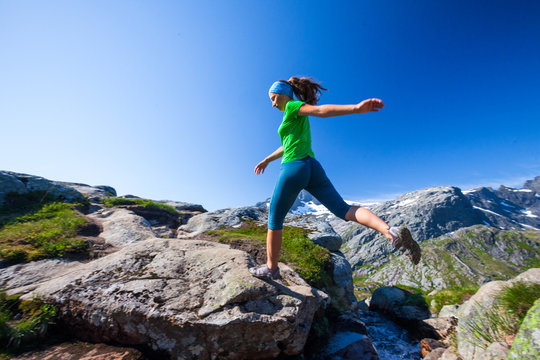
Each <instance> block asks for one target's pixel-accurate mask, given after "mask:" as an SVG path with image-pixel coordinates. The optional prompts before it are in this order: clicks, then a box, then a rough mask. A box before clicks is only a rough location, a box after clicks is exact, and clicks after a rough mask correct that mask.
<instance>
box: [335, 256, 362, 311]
mask: <svg viewBox="0 0 540 360" xmlns="http://www.w3.org/2000/svg"><path fill="white" fill-rule="evenodd" d="M331 256H332V262H333V263H334V271H333V274H332V275H333V279H334V283H335V285H336V286H335V287H334V288H333V289H329V290H330V293H331V295H332V296H331V302H332V304H334V305H335V307H336V308H337V309H340V310H342V311H343V310H349V309H350V310H353V311H356V310H357V309H358V302H357V300H356V296H355V295H354V288H353V280H352V271H351V265H350V264H349V262H348V261H347V259H345V256H343V254H342V253H339V252H335V253H331Z"/></svg>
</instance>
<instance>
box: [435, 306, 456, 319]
mask: <svg viewBox="0 0 540 360" xmlns="http://www.w3.org/2000/svg"><path fill="white" fill-rule="evenodd" d="M458 309H459V305H444V306H443V307H442V308H441V311H439V315H438V316H439V317H442V318H443V317H450V316H453V317H456V314H457V312H458Z"/></svg>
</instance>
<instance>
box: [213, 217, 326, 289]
mask: <svg viewBox="0 0 540 360" xmlns="http://www.w3.org/2000/svg"><path fill="white" fill-rule="evenodd" d="M266 233H267V229H266V227H264V226H260V225H257V224H255V223H254V222H252V221H246V222H244V224H243V226H242V227H239V228H232V229H231V228H220V229H217V230H210V231H207V232H206V234H208V235H211V236H214V237H216V238H217V241H219V242H222V243H231V242H233V241H245V242H250V243H251V244H252V245H255V246H266V245H265V244H266ZM308 233H309V231H308V230H305V229H302V228H297V227H292V226H285V227H284V228H283V241H282V244H281V254H280V261H282V262H284V263H286V264H288V265H289V266H291V267H292V268H293V269H295V270H296V271H297V272H298V274H300V276H301V277H302V278H303V279H304V280H306V281H307V282H308V283H309V284H310V285H312V286H315V287H317V288H325V287H328V286H329V285H330V284H331V282H332V281H331V276H330V274H329V271H330V268H331V257H330V251H328V250H327V249H325V248H323V247H321V246H319V245H316V244H314V243H313V242H312V241H310V240H309V238H308V236H307V234H308Z"/></svg>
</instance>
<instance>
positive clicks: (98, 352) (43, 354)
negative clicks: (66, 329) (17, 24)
mask: <svg viewBox="0 0 540 360" xmlns="http://www.w3.org/2000/svg"><path fill="white" fill-rule="evenodd" d="M12 359H13V360H144V359H146V358H145V357H144V356H143V354H142V353H141V352H140V351H139V350H136V349H130V348H125V347H118V346H110V345H105V344H90V343H85V342H76V343H63V344H59V345H55V346H53V347H51V348H49V349H46V350H40V351H29V352H26V353H24V354H22V355H19V356H17V357H15V358H12Z"/></svg>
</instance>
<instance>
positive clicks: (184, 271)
mask: <svg viewBox="0 0 540 360" xmlns="http://www.w3.org/2000/svg"><path fill="white" fill-rule="evenodd" d="M249 265H250V259H249V257H248V256H247V254H246V253H244V252H242V251H238V250H232V249H230V248H229V247H228V246H226V245H221V244H216V243H212V242H206V241H197V240H178V239H150V240H145V241H140V242H137V243H133V244H131V245H130V246H125V247H123V248H121V249H120V250H119V251H118V252H116V253H113V254H110V255H108V256H105V257H102V258H100V259H97V260H94V261H92V262H90V263H86V264H81V265H79V266H78V267H76V268H74V269H71V271H70V272H68V273H66V274H64V275H62V276H59V277H56V278H54V279H51V280H48V281H45V282H42V283H40V284H32V285H26V286H23V287H19V288H15V289H10V290H9V292H8V293H9V294H13V293H21V292H22V293H26V294H25V295H23V297H22V298H21V299H28V298H31V297H33V296H39V297H40V298H43V299H45V300H46V301H47V302H50V303H53V304H55V305H56V306H57V307H58V309H59V314H60V321H61V323H62V324H63V325H64V326H67V327H69V328H70V329H71V330H72V333H73V334H74V335H76V336H78V337H79V338H82V339H86V340H89V341H93V342H115V343H118V344H124V345H138V344H147V345H148V346H151V347H152V348H153V349H154V350H159V351H164V352H166V353H168V354H170V355H171V356H172V358H198V359H210V358H214V357H218V358H220V359H241V358H243V359H259V358H269V357H276V356H278V355H279V354H285V355H293V354H298V353H300V352H301V351H302V349H303V346H304V344H305V342H306V339H307V335H308V333H309V329H310V326H311V321H312V319H313V315H314V313H315V312H316V311H317V310H318V309H319V308H320V307H321V306H323V304H324V303H325V301H326V295H325V294H324V293H322V292H320V291H317V290H316V289H313V288H311V287H310V286H309V285H307V284H306V283H305V282H304V281H303V280H302V279H300V278H299V277H298V275H297V274H296V273H295V272H294V271H292V270H291V269H290V268H288V267H287V266H286V265H284V264H280V268H281V269H282V276H283V281H263V280H260V279H257V278H255V277H253V276H251V274H250V273H249V271H248V270H247V269H248V267H249ZM239 338H240V339H242V341H241V342H239V341H238V339H239Z"/></svg>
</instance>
